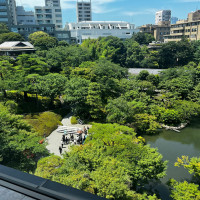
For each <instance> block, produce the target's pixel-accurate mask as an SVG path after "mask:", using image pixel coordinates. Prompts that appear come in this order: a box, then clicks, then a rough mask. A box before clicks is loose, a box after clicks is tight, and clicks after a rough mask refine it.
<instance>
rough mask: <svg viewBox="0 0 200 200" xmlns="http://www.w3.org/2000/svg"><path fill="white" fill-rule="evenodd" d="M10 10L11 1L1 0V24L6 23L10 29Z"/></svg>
mask: <svg viewBox="0 0 200 200" xmlns="http://www.w3.org/2000/svg"><path fill="white" fill-rule="evenodd" d="M9 10H10V9H9V1H8V0H0V13H1V15H0V23H5V24H7V26H8V27H10V26H11V24H12V21H11V17H10V11H9Z"/></svg>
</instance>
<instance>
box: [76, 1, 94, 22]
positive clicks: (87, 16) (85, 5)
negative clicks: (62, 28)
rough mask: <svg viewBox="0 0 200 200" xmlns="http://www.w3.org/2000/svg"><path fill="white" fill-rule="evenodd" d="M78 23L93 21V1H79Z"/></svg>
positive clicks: (77, 10)
mask: <svg viewBox="0 0 200 200" xmlns="http://www.w3.org/2000/svg"><path fill="white" fill-rule="evenodd" d="M76 12H77V13H76V15H77V22H82V21H92V8H91V0H77V9H76Z"/></svg>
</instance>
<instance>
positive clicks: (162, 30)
mask: <svg viewBox="0 0 200 200" xmlns="http://www.w3.org/2000/svg"><path fill="white" fill-rule="evenodd" d="M139 29H140V32H142V33H149V34H151V35H153V36H154V38H155V40H156V41H160V42H164V35H167V34H169V33H170V22H162V23H161V22H160V23H159V25H154V24H146V25H143V26H141V27H139Z"/></svg>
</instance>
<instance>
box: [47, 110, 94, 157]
mask: <svg viewBox="0 0 200 200" xmlns="http://www.w3.org/2000/svg"><path fill="white" fill-rule="evenodd" d="M71 117H72V114H71V113H70V114H68V115H67V116H66V117H64V118H63V120H62V121H61V123H62V124H63V126H69V127H76V128H81V129H82V130H83V128H84V126H85V127H87V126H88V127H89V128H90V127H91V125H89V124H83V125H81V124H71ZM62 135H63V134H62V133H59V132H58V129H56V130H55V131H53V132H52V133H51V134H50V135H49V136H48V137H47V138H46V140H47V143H48V145H47V147H46V148H47V149H48V150H49V152H50V153H54V154H55V155H58V156H60V152H59V146H61V140H62ZM71 145H74V144H67V145H64V146H63V149H62V150H63V151H62V153H64V152H69V151H70V146H71Z"/></svg>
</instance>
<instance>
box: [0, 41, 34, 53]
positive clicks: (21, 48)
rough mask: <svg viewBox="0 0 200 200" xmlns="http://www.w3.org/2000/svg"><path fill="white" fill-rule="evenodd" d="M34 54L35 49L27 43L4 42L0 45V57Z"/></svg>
mask: <svg viewBox="0 0 200 200" xmlns="http://www.w3.org/2000/svg"><path fill="white" fill-rule="evenodd" d="M34 52H35V48H34V46H33V45H32V44H31V43H29V42H21V41H14V42H4V43H2V44H1V45H0V55H5V56H14V57H15V56H18V55H21V54H30V53H34Z"/></svg>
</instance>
